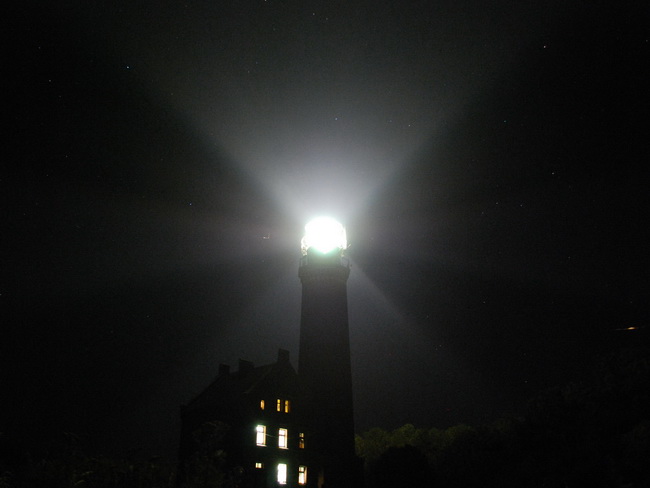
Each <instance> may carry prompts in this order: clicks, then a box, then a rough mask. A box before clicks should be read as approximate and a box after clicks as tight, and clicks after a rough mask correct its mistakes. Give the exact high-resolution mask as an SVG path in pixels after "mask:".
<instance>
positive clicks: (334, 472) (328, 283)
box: [179, 219, 361, 488]
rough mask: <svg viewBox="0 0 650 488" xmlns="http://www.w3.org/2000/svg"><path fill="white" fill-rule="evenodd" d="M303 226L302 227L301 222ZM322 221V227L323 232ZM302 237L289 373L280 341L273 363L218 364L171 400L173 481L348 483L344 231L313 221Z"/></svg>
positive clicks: (355, 466)
mask: <svg viewBox="0 0 650 488" xmlns="http://www.w3.org/2000/svg"><path fill="white" fill-rule="evenodd" d="M310 226H311V228H310ZM323 229H324V230H323ZM306 230H307V233H306V235H305V237H304V238H303V241H302V253H303V256H302V259H301V261H300V267H299V273H298V274H299V278H300V280H301V282H302V303H301V321H300V350H299V359H298V372H296V371H295V370H294V368H293V366H292V365H291V363H290V361H289V352H288V351H285V350H283V349H280V350H279V352H278V358H277V361H276V362H275V363H273V364H269V365H265V366H260V367H255V366H254V365H253V363H251V362H249V361H243V360H240V362H239V369H238V371H236V372H231V371H230V368H229V367H228V366H226V365H220V367H219V374H218V375H217V377H216V378H215V380H214V381H213V382H212V383H211V384H210V385H209V386H208V387H207V388H206V389H205V390H204V391H203V392H202V393H200V394H199V395H198V396H197V397H196V398H194V399H193V400H192V401H191V402H190V403H188V404H187V405H186V406H183V407H181V420H182V427H181V442H180V449H179V461H180V464H179V484H180V485H181V486H183V485H185V486H193V485H200V484H207V483H208V482H215V483H218V482H225V483H229V484H231V485H232V486H242V487H251V488H253V487H254V488H258V487H259V488H271V487H281V486H287V487H313V488H348V487H353V486H358V485H359V484H360V473H361V465H360V463H359V462H358V459H357V457H356V456H355V452H354V419H353V404H352V373H351V362H350V342H349V330H348V329H349V326H348V304H347V279H348V276H349V274H350V265H349V261H348V260H347V258H345V257H344V255H343V254H344V251H345V248H346V240H345V230H344V229H343V227H342V226H340V224H338V223H336V222H334V221H332V220H330V219H322V220H321V221H315V223H310V224H308V226H307V227H306Z"/></svg>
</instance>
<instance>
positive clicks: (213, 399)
mask: <svg viewBox="0 0 650 488" xmlns="http://www.w3.org/2000/svg"><path fill="white" fill-rule="evenodd" d="M297 385H298V375H297V373H296V371H295V370H294V369H293V366H292V365H291V363H290V362H289V352H288V351H285V350H283V349H280V350H279V352H278V360H277V362H275V363H272V364H268V365H265V366H258V367H255V366H254V365H253V363H251V362H250V361H244V360H240V361H239V371H236V372H232V373H231V372H230V368H229V367H228V366H226V365H221V366H220V368H219V375H218V376H217V377H216V378H215V379H214V381H212V383H210V384H209V385H208V387H207V388H206V389H205V390H203V391H202V392H201V393H200V394H199V395H197V396H196V397H195V398H194V399H193V400H192V401H190V402H189V403H188V404H187V406H186V407H185V408H186V410H195V409H201V408H204V407H212V406H217V405H219V406H222V407H226V406H227V405H229V406H231V407H237V405H238V404H241V402H243V401H245V399H246V398H249V397H251V396H259V397H260V398H264V397H265V396H267V395H270V394H276V395H282V396H284V397H286V396H293V395H294V394H295V393H296V391H297Z"/></svg>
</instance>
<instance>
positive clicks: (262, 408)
mask: <svg viewBox="0 0 650 488" xmlns="http://www.w3.org/2000/svg"><path fill="white" fill-rule="evenodd" d="M260 409H261V410H264V400H260Z"/></svg>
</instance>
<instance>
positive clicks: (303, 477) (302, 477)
mask: <svg viewBox="0 0 650 488" xmlns="http://www.w3.org/2000/svg"><path fill="white" fill-rule="evenodd" d="M298 484H299V485H306V484H307V466H298Z"/></svg>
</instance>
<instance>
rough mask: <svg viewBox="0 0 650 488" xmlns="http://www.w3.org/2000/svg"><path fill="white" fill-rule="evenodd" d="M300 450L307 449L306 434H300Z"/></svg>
mask: <svg viewBox="0 0 650 488" xmlns="http://www.w3.org/2000/svg"><path fill="white" fill-rule="evenodd" d="M298 448H299V449H304V448H305V433H304V432H301V433H300V434H298Z"/></svg>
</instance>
